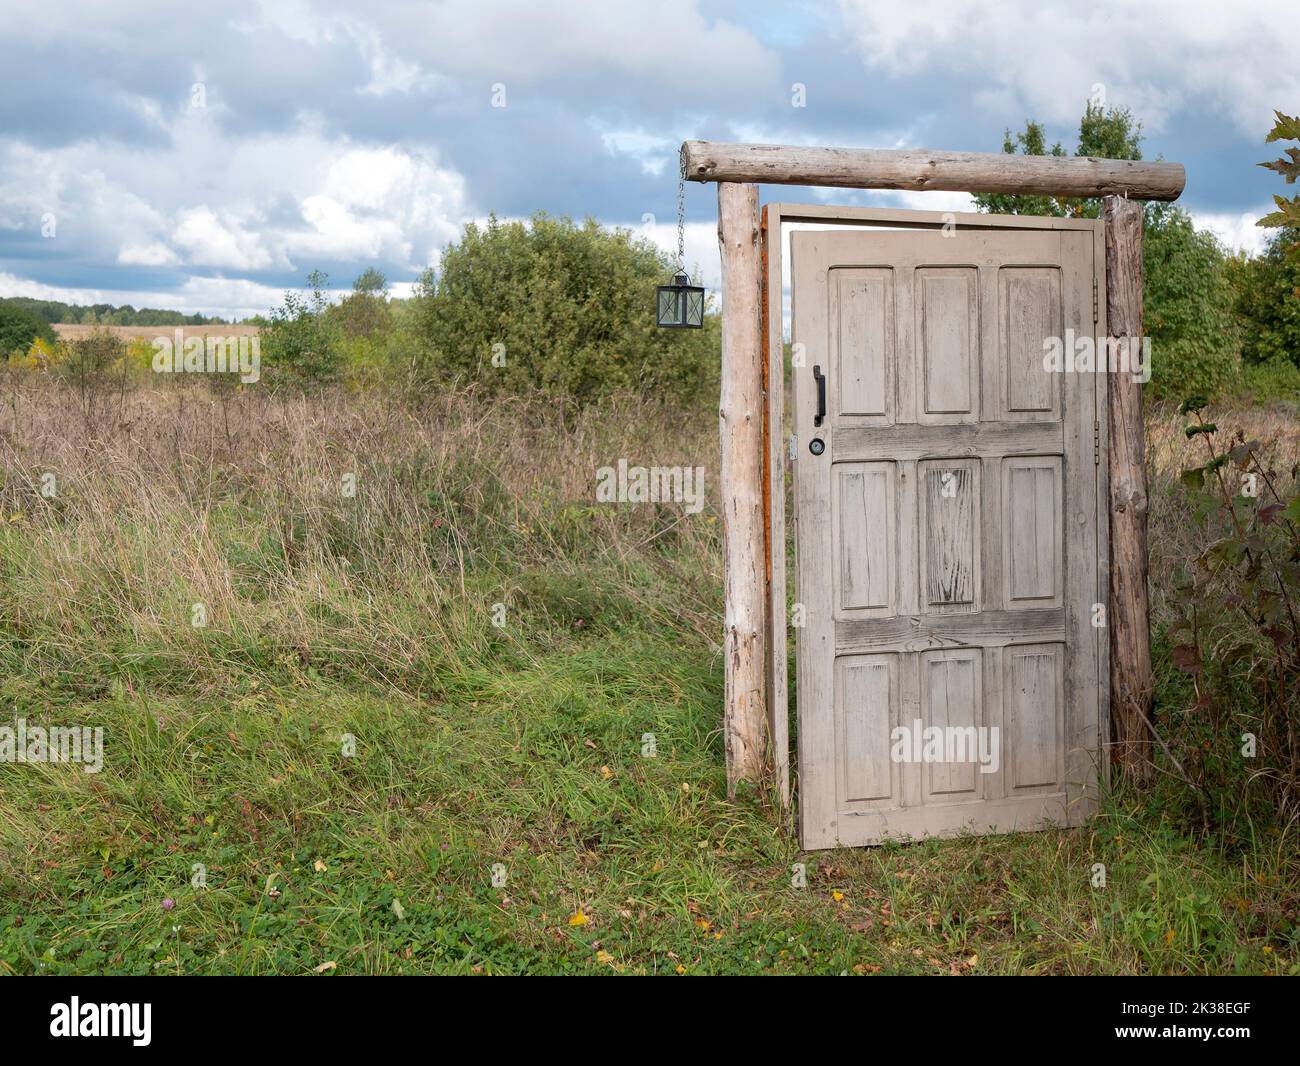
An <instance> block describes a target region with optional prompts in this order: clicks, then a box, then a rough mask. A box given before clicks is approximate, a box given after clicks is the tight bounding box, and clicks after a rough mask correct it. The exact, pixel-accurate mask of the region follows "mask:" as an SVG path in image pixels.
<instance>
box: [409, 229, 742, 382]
mask: <svg viewBox="0 0 1300 1066" xmlns="http://www.w3.org/2000/svg"><path fill="white" fill-rule="evenodd" d="M669 273H670V267H669V265H668V264H667V263H666V262H665V261H664V260H663V259H662V258H661V256H660V255H659V253H658V252H657V250H656V249H655V248H654V247H653V246H652V245H651V244H649V243H648V242H646V241H634V240H633V239H632V236H631V234H630V233H629V232H627V231H626V230H607V229H604V228H602V227H601V226H599V225H597V224H596V223H595V222H593V221H588V222H586V223H585V224H583V225H581V226H579V225H576V224H575V223H573V222H572V221H570V220H569V219H554V218H550V217H548V216H546V215H542V214H539V215H535V216H534V217H533V218H532V219H531V221H530V222H529V223H522V222H499V221H497V219H496V218H492V219H490V220H489V222H488V224H487V225H486V226H485V227H482V228H480V227H479V226H477V225H474V224H470V225H469V226H467V227H466V229H465V234H464V237H463V238H462V240H461V241H460V243H459V244H453V245H451V246H450V247H448V248H447V250H446V251H445V252H444V254H443V260H442V270H441V273H440V274H439V275H438V277H437V279H436V280H435V278H434V276H433V274H432V272H428V273H426V274H425V276H424V277H423V278H422V279H421V282H420V285H419V287H418V288H417V293H416V296H417V299H416V329H417V332H418V335H419V338H420V340H421V342H422V345H423V349H424V362H423V367H422V369H423V373H424V376H425V378H426V379H432V380H435V381H445V380H447V379H459V380H461V381H474V382H478V383H479V384H480V385H481V386H482V387H483V388H485V389H486V390H487V391H489V392H492V393H513V394H521V393H525V392H528V391H531V390H533V389H539V388H540V389H542V390H544V391H547V392H550V393H553V394H557V395H562V396H566V397H571V398H574V399H576V400H577V401H579V402H580V403H583V402H589V401H591V400H593V399H596V398H599V397H602V396H606V395H609V394H611V393H616V392H634V393H638V394H641V395H655V396H658V397H661V398H664V399H676V400H681V401H699V400H700V399H701V398H707V399H708V400H709V401H710V402H712V401H713V400H714V399H716V395H717V386H718V362H719V359H718V351H719V349H718V346H719V337H720V332H719V329H720V327H719V323H718V321H717V318H716V316H708V317H707V318H706V326H705V328H704V329H702V330H690V331H687V330H662V329H658V328H657V327H656V326H655V323H654V290H655V286H656V285H658V284H663V283H664V282H665V281H666V279H667V276H668V275H669Z"/></svg>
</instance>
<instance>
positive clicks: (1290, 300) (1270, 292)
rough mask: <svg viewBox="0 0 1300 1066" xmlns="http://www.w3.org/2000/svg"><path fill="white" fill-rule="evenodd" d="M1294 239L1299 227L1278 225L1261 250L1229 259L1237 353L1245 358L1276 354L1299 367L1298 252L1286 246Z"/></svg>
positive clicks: (1260, 359)
mask: <svg viewBox="0 0 1300 1066" xmlns="http://www.w3.org/2000/svg"><path fill="white" fill-rule="evenodd" d="M1297 241H1300V230H1295V229H1289V228H1283V229H1279V230H1278V231H1277V232H1276V233H1274V234H1273V236H1272V237H1270V238H1269V241H1268V244H1267V245H1266V247H1265V250H1264V252H1263V254H1262V255H1257V256H1255V257H1254V258H1252V259H1245V258H1239V259H1236V260H1234V261H1233V263H1232V280H1233V288H1234V309H1235V311H1236V313H1237V317H1238V319H1239V321H1240V322H1241V331H1242V332H1241V338H1242V344H1241V355H1242V358H1243V359H1244V360H1245V362H1246V363H1248V364H1252V365H1261V364H1266V363H1271V362H1274V361H1276V360H1279V359H1280V360H1286V361H1287V362H1289V363H1291V364H1292V365H1294V366H1296V367H1300V255H1293V254H1288V252H1287V249H1288V247H1290V246H1291V245H1293V244H1295V243H1296V242H1297Z"/></svg>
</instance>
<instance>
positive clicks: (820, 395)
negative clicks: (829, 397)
mask: <svg viewBox="0 0 1300 1066" xmlns="http://www.w3.org/2000/svg"><path fill="white" fill-rule="evenodd" d="M813 381H815V382H817V416H816V417H815V418H814V419H813V425H814V426H820V425H821V424H822V419H824V418H825V417H826V375H825V374H823V373H822V368H821V367H820V366H814V367H813Z"/></svg>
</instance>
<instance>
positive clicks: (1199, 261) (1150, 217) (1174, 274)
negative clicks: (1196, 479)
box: [975, 102, 1238, 400]
mask: <svg viewBox="0 0 1300 1066" xmlns="http://www.w3.org/2000/svg"><path fill="white" fill-rule="evenodd" d="M1046 143H1047V140H1046V136H1045V134H1044V131H1043V127H1042V125H1040V124H1039V123H1037V122H1033V121H1029V122H1027V123H1026V125H1025V130H1024V132H1023V133H1019V134H1016V135H1015V136H1014V137H1013V136H1012V134H1011V131H1010V130H1007V133H1006V137H1005V138H1004V140H1003V145H1002V150H1003V151H1004V152H1007V153H1009V154H1014V153H1016V152H1017V151H1019V153H1020V154H1022V155H1056V156H1063V155H1065V151H1064V149H1062V148H1061V145H1060V144H1059V143H1058V144H1055V145H1053V146H1052V148H1051V150H1050V151H1048V150H1047V148H1046V147H1045V146H1046ZM1074 154H1075V155H1076V156H1093V157H1099V158H1105V159H1141V158H1142V126H1141V123H1138V122H1136V121H1135V120H1134V118H1133V114H1132V112H1130V111H1129V109H1128V108H1110V109H1109V110H1107V109H1105V108H1102V107H1100V106H1098V105H1095V104H1093V103H1091V102H1089V103H1088V104H1087V105H1085V107H1084V112H1083V117H1082V118H1081V119H1080V121H1079V140H1078V146H1077V147H1076V149H1075V152H1074ZM975 202H976V204H977V205H978V206H979V208H980V210H982V211H995V212H998V213H1001V214H1011V215H1052V216H1055V217H1058V218H1065V217H1071V218H1097V217H1098V216H1099V215H1100V214H1101V201H1100V200H1098V199H1089V200H1057V199H1055V198H1053V197H1045V196H1017V195H984V196H977V197H975ZM1142 228H1143V241H1142V271H1143V305H1144V308H1145V323H1144V330H1145V333H1146V335H1147V336H1148V337H1149V338H1150V339H1151V353H1152V354H1151V364H1152V377H1151V386H1150V387H1151V391H1152V392H1153V393H1154V394H1155V395H1156V396H1158V397H1161V398H1167V399H1171V400H1181V399H1183V398H1184V397H1185V396H1187V395H1190V394H1191V393H1205V394H1208V395H1214V394H1215V393H1216V392H1219V391H1220V390H1222V389H1224V388H1225V387H1226V386H1228V385H1229V384H1230V383H1231V382H1232V380H1233V378H1234V376H1235V373H1236V369H1237V359H1238V334H1237V330H1236V328H1235V323H1234V320H1233V316H1232V304H1233V293H1232V286H1231V284H1230V280H1229V276H1228V271H1227V264H1226V258H1227V256H1226V252H1225V251H1224V249H1223V248H1222V246H1221V245H1220V244H1219V242H1218V241H1217V240H1216V239H1215V238H1214V236H1213V234H1210V233H1205V232H1202V231H1200V230H1197V229H1196V227H1195V226H1194V225H1193V224H1192V220H1191V218H1190V216H1189V215H1188V214H1187V213H1186V212H1185V211H1183V210H1182V209H1181V208H1179V207H1175V206H1174V205H1172V204H1159V203H1149V204H1147V205H1146V211H1145V215H1144V218H1143V227H1142Z"/></svg>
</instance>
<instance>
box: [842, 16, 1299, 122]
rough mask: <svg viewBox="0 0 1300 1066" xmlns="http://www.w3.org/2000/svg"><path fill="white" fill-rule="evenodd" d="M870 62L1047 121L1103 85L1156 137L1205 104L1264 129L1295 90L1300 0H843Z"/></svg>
mask: <svg viewBox="0 0 1300 1066" xmlns="http://www.w3.org/2000/svg"><path fill="white" fill-rule="evenodd" d="M840 9H841V14H842V16H843V18H844V24H845V27H846V29H847V30H848V31H849V33H850V34H851V35H852V36H853V38H854V40H855V41H856V44H857V48H858V51H859V53H860V54H861V56H862V58H863V60H864V61H865V63H866V64H867V65H868V66H869V67H871V68H879V69H882V70H885V71H887V72H889V73H893V74H915V73H918V72H921V71H923V70H928V69H932V70H934V71H936V72H939V71H943V72H944V73H945V74H949V73H955V74H958V75H962V76H965V77H969V78H973V79H977V80H983V81H984V82H985V83H986V85H985V88H984V89H983V90H982V92H981V93H980V94H979V96H978V97H977V99H984V100H985V101H987V102H989V103H995V104H997V105H998V107H999V110H1003V111H1005V110H1007V109H1008V108H1009V106H1010V105H1012V104H1016V105H1019V106H1021V107H1022V108H1023V109H1024V110H1025V113H1026V114H1029V115H1033V116H1036V117H1038V118H1041V119H1044V120H1046V121H1048V122H1053V123H1062V122H1074V121H1077V119H1078V117H1079V113H1080V110H1081V107H1082V104H1083V102H1084V100H1086V99H1088V98H1089V96H1090V94H1091V93H1092V92H1093V88H1094V86H1101V87H1102V89H1103V90H1104V92H1105V94H1106V99H1107V101H1108V102H1109V103H1110V104H1115V105H1126V106H1129V107H1131V108H1132V109H1133V110H1134V113H1135V114H1137V115H1139V116H1140V117H1141V118H1142V119H1143V121H1144V122H1145V123H1146V125H1147V126H1148V128H1149V129H1150V130H1152V131H1153V132H1160V131H1161V130H1162V129H1163V127H1164V125H1165V123H1166V122H1167V121H1168V119H1169V118H1170V116H1171V115H1172V114H1173V112H1175V111H1178V110H1190V111H1196V110H1203V109H1210V110H1212V111H1216V112H1219V113H1222V114H1224V115H1226V116H1228V117H1229V118H1230V119H1231V120H1232V121H1233V122H1234V123H1235V124H1236V125H1237V126H1238V128H1240V129H1241V130H1242V132H1243V133H1246V134H1249V135H1251V136H1262V135H1263V133H1264V132H1265V131H1266V130H1267V129H1268V128H1269V126H1270V125H1271V119H1272V109H1273V108H1275V107H1284V106H1285V105H1286V104H1287V103H1288V102H1289V101H1293V100H1295V99H1296V98H1297V97H1298V96H1300V38H1298V37H1297V36H1296V34H1294V33H1293V32H1290V31H1291V30H1292V29H1293V28H1294V25H1295V20H1296V7H1295V0H1253V2H1251V3H1249V4H1244V3H1223V2H1222V0H1148V2H1147V3H1143V4H1135V3H1132V2H1131V0H1092V2H1090V3H1078V4H1070V5H1068V6H1067V5H1063V4H1045V3H1042V2H1041V0H999V2H998V3H996V4H991V3H985V2H981V0H929V2H918V3H911V4H898V3H895V2H893V0H840Z"/></svg>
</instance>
